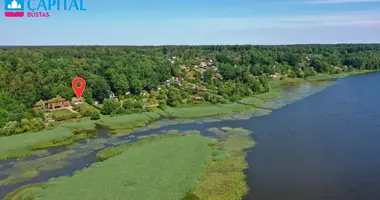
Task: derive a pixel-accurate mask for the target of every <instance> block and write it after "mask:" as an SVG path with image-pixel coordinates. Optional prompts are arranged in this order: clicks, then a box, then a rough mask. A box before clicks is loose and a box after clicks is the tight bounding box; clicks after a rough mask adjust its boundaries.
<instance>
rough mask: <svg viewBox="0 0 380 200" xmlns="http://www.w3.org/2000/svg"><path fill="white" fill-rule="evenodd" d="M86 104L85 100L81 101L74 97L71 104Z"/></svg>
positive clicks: (81, 99)
mask: <svg viewBox="0 0 380 200" xmlns="http://www.w3.org/2000/svg"><path fill="white" fill-rule="evenodd" d="M84 102H85V100H84V98H80V99H78V98H76V97H73V98H72V99H71V104H81V103H84Z"/></svg>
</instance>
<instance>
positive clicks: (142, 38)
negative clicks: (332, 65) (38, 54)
mask: <svg viewBox="0 0 380 200" xmlns="http://www.w3.org/2000/svg"><path fill="white" fill-rule="evenodd" d="M1 2H2V3H3V5H4V2H5V0H1ZM26 2H27V1H26V0H25V3H26ZM83 2H84V7H85V8H86V9H87V11H81V12H78V11H70V12H67V11H66V12H65V11H52V12H51V14H50V17H48V18H28V17H24V18H6V17H5V16H4V15H3V16H2V17H0V24H1V25H2V26H1V27H2V29H3V30H4V31H1V32H0V38H1V39H0V45H1V46H61V45H64V46H72V45H76V46H81V45H101V46H111V45H112V46H115V45H117V46H147V45H151V46H153V45H154V46H157V45H235V44H236V45H243V44H252V45H294V44H342V43H344V44H346V43H349V44H352V43H355V44H356V43H360V44H368V43H370V44H373V43H380V37H378V33H379V32H380V12H379V11H380V0H290V1H286V2H285V1H284V0H266V1H258V0H256V1H255V0H251V1H248V0H221V1H216V0H210V1H208V2H203V1H201V0H192V1H190V0H184V1H182V2H178V1H174V0H162V1H159V2H158V1H147V0H140V1H130V2H128V1H121V0H115V1H112V3H111V4H105V3H104V2H101V1H100V0H92V1H89V0H83ZM3 9H4V6H3Z"/></svg>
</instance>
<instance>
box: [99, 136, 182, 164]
mask: <svg viewBox="0 0 380 200" xmlns="http://www.w3.org/2000/svg"><path fill="white" fill-rule="evenodd" d="M173 136H174V137H175V136H178V134H175V135H174V134H170V135H169V134H166V135H158V136H157V137H152V138H148V139H144V140H139V141H137V142H134V143H127V144H124V145H121V146H116V147H108V148H106V149H103V150H101V151H99V152H98V153H97V154H96V157H97V158H98V160H99V161H105V160H107V159H109V158H112V157H114V156H117V155H120V154H121V153H123V152H124V151H126V150H127V149H129V148H131V147H134V146H142V145H144V144H147V143H154V142H157V141H160V140H163V139H166V138H169V137H173Z"/></svg>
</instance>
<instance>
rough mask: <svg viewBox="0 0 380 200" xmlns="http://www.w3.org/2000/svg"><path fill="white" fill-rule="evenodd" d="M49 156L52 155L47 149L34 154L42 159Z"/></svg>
mask: <svg viewBox="0 0 380 200" xmlns="http://www.w3.org/2000/svg"><path fill="white" fill-rule="evenodd" d="M49 154H50V153H49V151H48V150H46V149H43V150H39V151H35V152H34V153H33V155H35V156H40V157H42V156H47V155H49Z"/></svg>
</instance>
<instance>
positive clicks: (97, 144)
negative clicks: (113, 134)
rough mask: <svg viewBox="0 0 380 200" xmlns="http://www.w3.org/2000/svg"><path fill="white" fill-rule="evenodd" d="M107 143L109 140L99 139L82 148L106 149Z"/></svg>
mask: <svg viewBox="0 0 380 200" xmlns="http://www.w3.org/2000/svg"><path fill="white" fill-rule="evenodd" d="M105 143H107V139H104V138H98V139H94V140H92V141H90V142H89V143H88V144H87V145H84V146H82V147H80V148H82V149H91V150H98V149H102V148H104V147H105Z"/></svg>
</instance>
